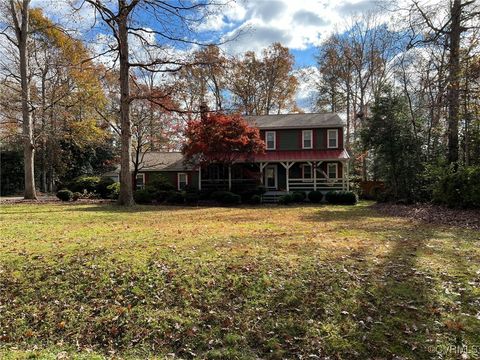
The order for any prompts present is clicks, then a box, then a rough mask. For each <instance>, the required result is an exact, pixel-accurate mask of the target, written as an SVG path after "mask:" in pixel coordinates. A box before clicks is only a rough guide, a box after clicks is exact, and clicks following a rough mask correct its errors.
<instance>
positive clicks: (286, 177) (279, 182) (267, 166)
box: [259, 160, 350, 193]
mask: <svg viewBox="0 0 480 360" xmlns="http://www.w3.org/2000/svg"><path fill="white" fill-rule="evenodd" d="M348 166H349V164H348V160H344V161H278V162H260V163H259V170H260V179H261V184H262V185H263V186H265V188H266V190H267V191H286V192H287V193H288V192H293V191H305V192H308V191H313V190H319V191H322V192H327V191H332V190H350V184H349V181H348V176H346V174H348V170H349V169H348Z"/></svg>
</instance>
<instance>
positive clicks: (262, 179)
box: [260, 162, 268, 185]
mask: <svg viewBox="0 0 480 360" xmlns="http://www.w3.org/2000/svg"><path fill="white" fill-rule="evenodd" d="M267 165H268V162H265V163H264V162H261V163H260V181H261V183H262V185H263V183H264V181H265V180H264V176H263V169H265V166H267Z"/></svg>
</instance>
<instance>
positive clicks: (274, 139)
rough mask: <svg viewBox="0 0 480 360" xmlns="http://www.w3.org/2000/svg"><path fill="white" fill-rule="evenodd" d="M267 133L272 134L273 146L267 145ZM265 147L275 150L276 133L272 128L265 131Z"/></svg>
mask: <svg viewBox="0 0 480 360" xmlns="http://www.w3.org/2000/svg"><path fill="white" fill-rule="evenodd" d="M268 134H273V147H272V148H269V147H268ZM265 149H266V150H277V133H276V131H274V130H269V131H265Z"/></svg>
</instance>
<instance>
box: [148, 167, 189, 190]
mask: <svg viewBox="0 0 480 360" xmlns="http://www.w3.org/2000/svg"><path fill="white" fill-rule="evenodd" d="M179 172H183V173H187V174H188V185H191V186H193V187H195V188H198V172H197V171H149V172H146V179H145V183H146V184H147V185H148V183H149V182H150V181H151V180H152V179H153V178H154V177H155V176H159V175H161V176H163V177H165V178H166V179H167V180H168V182H169V183H170V184H172V185H173V186H175V189H176V188H177V174H178V173H179Z"/></svg>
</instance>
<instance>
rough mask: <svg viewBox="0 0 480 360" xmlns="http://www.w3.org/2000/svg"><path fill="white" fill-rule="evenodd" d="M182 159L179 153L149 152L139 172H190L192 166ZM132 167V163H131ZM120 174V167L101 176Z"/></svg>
mask: <svg viewBox="0 0 480 360" xmlns="http://www.w3.org/2000/svg"><path fill="white" fill-rule="evenodd" d="M183 160H184V158H183V155H182V153H181V152H178V151H176V152H167V151H150V152H147V153H145V154H144V156H143V161H142V162H141V164H140V166H139V167H140V170H139V171H140V172H148V171H190V170H193V166H192V165H189V164H184V162H183ZM132 167H133V161H132ZM119 173H120V165H118V166H117V168H116V169H115V170H113V171H110V172H108V173H105V174H103V176H113V175H117V174H119Z"/></svg>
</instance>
